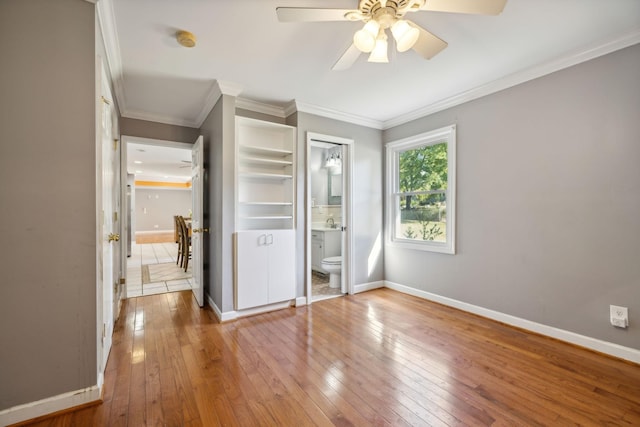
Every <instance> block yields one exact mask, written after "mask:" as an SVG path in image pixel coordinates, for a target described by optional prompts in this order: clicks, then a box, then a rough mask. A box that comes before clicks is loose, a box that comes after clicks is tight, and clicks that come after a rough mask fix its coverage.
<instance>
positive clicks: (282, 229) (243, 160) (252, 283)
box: [234, 117, 296, 310]
mask: <svg viewBox="0 0 640 427" xmlns="http://www.w3.org/2000/svg"><path fill="white" fill-rule="evenodd" d="M295 142H296V128H295V127H292V126H286V125H283V124H279V123H271V122H265V121H262V120H255V119H249V118H246V117H236V188H235V190H236V191H235V202H236V203H235V208H236V233H235V262H234V265H235V305H236V310H244V309H248V308H252V307H260V306H264V305H268V304H274V303H278V302H282V301H287V300H292V299H294V298H295V297H296V278H295V275H296V274H295V271H296V247H295V176H296V167H295V145H296V143H295Z"/></svg>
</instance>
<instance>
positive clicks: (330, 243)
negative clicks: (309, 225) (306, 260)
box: [311, 229, 342, 273]
mask: <svg viewBox="0 0 640 427" xmlns="http://www.w3.org/2000/svg"><path fill="white" fill-rule="evenodd" d="M341 239H342V232H341V231H340V230H338V229H336V230H333V229H331V230H317V229H316V230H311V269H312V270H315V271H319V272H321V273H326V271H324V270H323V269H322V260H323V259H325V258H328V257H332V256H338V255H340V253H341V252H342V240H341Z"/></svg>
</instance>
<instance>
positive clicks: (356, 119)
mask: <svg viewBox="0 0 640 427" xmlns="http://www.w3.org/2000/svg"><path fill="white" fill-rule="evenodd" d="M295 105H296V109H297V110H298V111H301V112H303V113H309V114H315V115H317V116H322V117H326V118H329V119H334V120H340V121H343V122H347V123H353V124H355V125H360V126H366V127H370V128H373V129H382V126H383V122H381V121H380V120H375V119H370V118H368V117H363V116H358V115H356V114H350V113H343V112H341V111H336V110H332V109H330V108H326V107H320V106H318V105H313V104H307V103H306V102H301V101H295Z"/></svg>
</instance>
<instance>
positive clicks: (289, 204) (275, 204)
mask: <svg viewBox="0 0 640 427" xmlns="http://www.w3.org/2000/svg"><path fill="white" fill-rule="evenodd" d="M240 204H241V205H243V206H293V203H291V202H240Z"/></svg>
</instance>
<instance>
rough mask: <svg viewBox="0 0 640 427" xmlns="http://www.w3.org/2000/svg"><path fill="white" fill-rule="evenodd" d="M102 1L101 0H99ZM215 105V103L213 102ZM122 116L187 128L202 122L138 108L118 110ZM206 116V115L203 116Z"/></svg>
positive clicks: (194, 126)
mask: <svg viewBox="0 0 640 427" xmlns="http://www.w3.org/2000/svg"><path fill="white" fill-rule="evenodd" d="M101 1H102V0H101ZM214 105H215V103H214ZM120 114H121V115H122V117H126V118H128V119H138V120H146V121H149V122H157V123H164V124H167V125H176V126H185V127H189V128H199V127H200V126H201V125H202V123H198V122H196V121H193V120H186V119H179V118H175V117H169V116H163V115H162V114H155V113H149V112H146V111H138V110H122V111H121V112H120ZM205 118H206V116H205Z"/></svg>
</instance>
